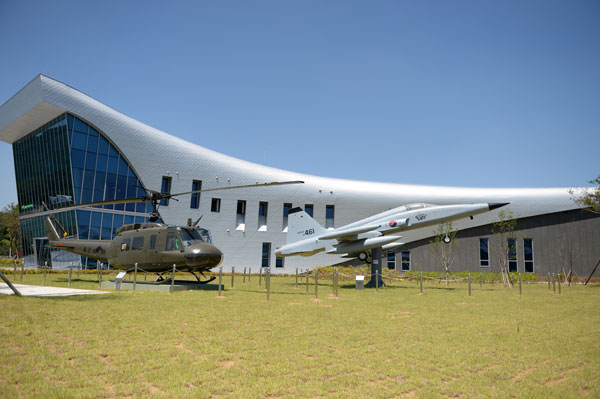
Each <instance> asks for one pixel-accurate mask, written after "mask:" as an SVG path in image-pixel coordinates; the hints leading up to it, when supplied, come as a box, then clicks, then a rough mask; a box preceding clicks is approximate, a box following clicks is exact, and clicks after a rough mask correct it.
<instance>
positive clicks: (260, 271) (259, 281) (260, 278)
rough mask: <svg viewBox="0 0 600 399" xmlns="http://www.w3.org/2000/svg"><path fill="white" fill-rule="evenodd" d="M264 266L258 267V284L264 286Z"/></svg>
mask: <svg viewBox="0 0 600 399" xmlns="http://www.w3.org/2000/svg"><path fill="white" fill-rule="evenodd" d="M262 269H263V268H262V266H261V267H260V269H258V286H259V287H262Z"/></svg>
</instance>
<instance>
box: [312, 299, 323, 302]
mask: <svg viewBox="0 0 600 399" xmlns="http://www.w3.org/2000/svg"><path fill="white" fill-rule="evenodd" d="M310 301H311V302H321V301H322V299H319V298H313V299H311V300H310Z"/></svg>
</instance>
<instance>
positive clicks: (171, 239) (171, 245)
mask: <svg viewBox="0 0 600 399" xmlns="http://www.w3.org/2000/svg"><path fill="white" fill-rule="evenodd" d="M181 249H182V245H181V242H180V241H179V237H177V233H174V232H173V233H169V234H167V244H166V246H165V250H167V251H179V250H181Z"/></svg>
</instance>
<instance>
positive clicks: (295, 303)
mask: <svg viewBox="0 0 600 399" xmlns="http://www.w3.org/2000/svg"><path fill="white" fill-rule="evenodd" d="M288 305H292V306H295V305H304V304H303V303H298V302H290V303H288Z"/></svg>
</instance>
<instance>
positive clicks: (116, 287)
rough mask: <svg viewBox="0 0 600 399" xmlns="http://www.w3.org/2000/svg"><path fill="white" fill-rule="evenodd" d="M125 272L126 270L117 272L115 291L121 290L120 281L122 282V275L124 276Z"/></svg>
mask: <svg viewBox="0 0 600 399" xmlns="http://www.w3.org/2000/svg"><path fill="white" fill-rule="evenodd" d="M126 274H127V272H120V273H119V274H117V277H115V291H121V282H123V277H125V275H126Z"/></svg>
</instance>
